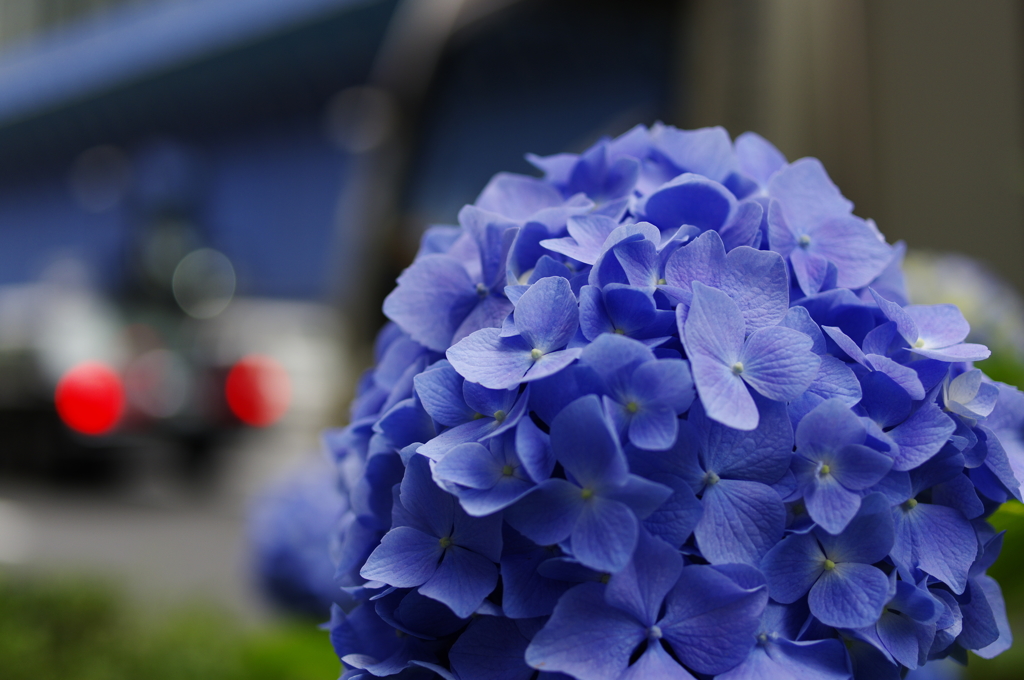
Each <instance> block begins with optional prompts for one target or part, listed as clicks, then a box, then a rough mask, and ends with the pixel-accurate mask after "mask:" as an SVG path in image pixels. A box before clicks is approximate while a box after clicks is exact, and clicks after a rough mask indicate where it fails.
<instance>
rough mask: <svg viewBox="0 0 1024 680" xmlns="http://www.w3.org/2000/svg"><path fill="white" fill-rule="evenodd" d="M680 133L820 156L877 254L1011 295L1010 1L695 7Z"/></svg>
mask: <svg viewBox="0 0 1024 680" xmlns="http://www.w3.org/2000/svg"><path fill="white" fill-rule="evenodd" d="M688 9H689V11H688V13H687V15H686V25H685V28H684V30H685V31H687V32H688V33H689V34H690V38H691V39H690V40H689V41H688V44H689V45H690V46H691V49H690V50H689V51H688V52H687V53H686V55H685V59H686V63H687V70H688V72H689V73H690V75H691V78H692V83H693V93H692V96H691V98H690V101H691V106H689V107H688V108H687V109H686V110H685V111H684V112H683V113H682V115H681V118H682V119H683V121H684V122H685V123H686V124H687V125H688V126H704V125H724V126H726V127H727V128H728V129H729V131H730V132H731V133H732V134H733V135H736V134H739V133H740V132H743V131H744V130H754V131H756V132H758V133H760V134H762V135H764V136H765V137H767V138H768V139H770V140H771V141H772V142H774V143H775V144H776V145H777V146H778V147H779V148H780V150H782V151H783V153H785V154H786V155H787V157H789V158H790V159H795V158H799V157H801V156H817V157H819V158H821V159H822V161H823V162H824V163H825V166H826V167H827V168H828V171H829V173H830V174H831V176H832V178H833V180H834V181H835V182H836V183H837V184H838V185H839V187H840V189H842V191H843V193H845V194H846V195H847V196H849V197H850V198H851V200H853V201H854V203H855V204H856V208H855V211H856V212H857V214H859V215H861V216H863V217H873V218H874V219H875V220H877V222H878V224H879V226H880V228H881V229H882V231H883V232H884V233H885V234H886V236H887V237H888V238H889V240H890V241H895V240H898V239H905V240H906V241H907V242H908V244H909V245H910V247H912V248H919V249H935V250H955V251H959V252H962V253H966V254H968V255H971V256H973V257H978V258H981V259H983V260H985V261H987V262H988V263H989V264H991V265H992V266H993V267H995V269H996V270H997V271H998V272H999V273H1000V274H1002V275H1003V276H1004V277H1006V278H1008V279H1009V280H1010V281H1012V282H1013V283H1014V285H1016V286H1017V288H1018V289H1024V267H1022V266H1021V261H1022V258H1024V198H1022V195H1024V169H1022V168H1024V164H1022V161H1021V151H1022V143H1021V142H1022V140H1021V133H1022V128H1021V121H1022V120H1024V119H1022V105H1021V86H1022V84H1024V80H1022V74H1021V64H1022V51H1021V32H1022V17H1021V8H1020V5H1019V3H1017V2H1013V0H974V1H973V2H962V1H958V0H836V1H833V2H819V1H817V0H724V1H723V0H694V1H693V2H691V3H689V8H688Z"/></svg>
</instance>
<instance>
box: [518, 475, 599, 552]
mask: <svg viewBox="0 0 1024 680" xmlns="http://www.w3.org/2000/svg"><path fill="white" fill-rule="evenodd" d="M582 512H583V498H582V497H581V496H580V489H579V487H578V486H576V485H574V484H570V483H569V482H567V481H565V480H564V479H548V480H546V481H544V482H541V483H540V484H538V485H537V486H536V487H534V489H533V491H531V492H530V493H528V494H527V495H526V496H524V497H523V498H522V499H521V500H520V501H519V502H518V503H516V504H515V505H513V506H512V507H510V508H508V509H507V510H506V511H505V520H506V521H507V522H508V523H509V524H511V525H512V527H513V528H515V530H516V531H518V532H519V533H521V534H523V535H524V536H526V537H528V538H530V539H531V540H533V541H535V542H536V543H538V544H539V545H553V544H555V543H559V542H561V541H564V540H565V539H566V538H568V537H569V535H570V534H571V533H572V530H573V527H574V526H576V520H577V519H579V516H580V513H582Z"/></svg>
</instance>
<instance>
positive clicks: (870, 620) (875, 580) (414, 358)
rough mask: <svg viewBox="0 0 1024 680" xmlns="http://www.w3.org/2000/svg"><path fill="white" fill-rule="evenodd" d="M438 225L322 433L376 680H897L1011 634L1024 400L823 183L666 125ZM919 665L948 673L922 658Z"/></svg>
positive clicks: (340, 630)
mask: <svg viewBox="0 0 1024 680" xmlns="http://www.w3.org/2000/svg"><path fill="white" fill-rule="evenodd" d="M529 160H530V162H531V163H532V164H533V165H534V167H536V168H537V169H538V170H539V171H540V172H541V173H542V174H543V176H542V177H527V176H523V175H513V174H507V173H501V174H499V175H497V176H495V177H494V179H493V180H491V182H490V183H489V184H488V185H487V186H486V187H485V188H484V190H483V191H482V192H481V194H480V196H479V197H478V198H477V200H476V202H475V204H474V205H471V206H466V207H465V208H464V209H463V210H462V211H460V213H459V216H458V225H457V226H440V227H432V228H430V229H428V230H427V232H426V233H425V234H424V237H423V241H422V245H421V247H420V250H419V252H418V254H417V256H416V260H415V261H414V262H413V263H412V264H411V265H410V267H409V268H408V269H407V270H406V271H405V272H404V273H403V274H402V275H401V276H400V277H399V279H398V285H397V288H396V289H395V290H394V291H393V292H392V293H391V295H389V296H388V298H387V300H386V302H385V313H386V314H387V316H388V317H389V319H391V323H390V324H389V325H388V326H386V327H385V328H384V329H383V330H382V331H381V333H380V336H379V338H378V342H377V345H376V347H375V360H376V362H377V367H376V368H375V369H373V370H371V371H369V372H367V373H366V374H365V375H364V376H363V378H362V380H361V381H360V383H359V388H358V391H357V394H356V398H355V400H354V402H353V404H352V409H351V413H352V422H351V424H350V425H349V426H348V427H346V428H344V429H343V430H339V431H333V432H331V433H328V435H327V436H326V437H325V443H326V444H327V446H328V448H329V450H330V453H331V454H332V456H333V460H334V461H335V462H336V464H337V471H338V476H337V484H338V488H339V489H340V490H341V492H342V494H343V495H344V497H345V500H347V502H346V503H343V504H342V507H344V508H346V509H345V510H344V512H343V513H342V516H341V518H340V519H339V521H338V523H337V524H336V527H337V537H336V541H335V545H337V546H338V549H337V551H336V552H337V555H336V558H337V559H336V563H335V568H336V572H335V581H336V583H337V586H338V587H337V592H336V596H337V597H336V599H335V601H336V602H337V606H336V607H335V609H334V611H333V614H332V621H331V624H330V628H331V631H332V642H333V643H334V645H335V649H336V651H337V652H338V656H339V658H340V659H341V660H342V662H343V664H344V666H345V671H344V673H343V675H342V677H343V678H346V679H347V680H355V679H356V678H361V679H365V678H369V677H395V678H397V679H399V680H414V679H415V680H418V679H420V678H423V679H424V680H425V679H427V678H430V677H440V678H443V679H444V680H491V679H495V680H519V679H522V680H533V678H540V679H544V680H547V679H550V680H557V679H563V678H574V679H575V680H592V679H598V680H600V679H605V678H607V679H609V680H617V679H622V680H639V679H644V680H646V679H647V678H679V679H682V680H692V678H695V677H699V678H701V679H702V680H703V679H708V680H710V678H712V677H715V678H723V679H724V680H765V679H766V678H780V679H782V680H787V679H794V680H795V679H798V678H800V679H802V678H805V677H816V678H825V679H827V680H845V679H851V680H876V679H877V678H884V679H887V678H893V679H897V678H900V677H902V676H903V675H904V674H905V673H906V672H907V671H908V670H910V669H920V668H921V667H922V666H924V667H925V669H926V670H927V669H928V668H932V667H933V664H934V663H935V662H936V661H937V660H940V659H944V658H947V657H949V656H954V657H956V658H962V656H963V654H964V653H965V650H974V651H975V652H976V653H977V654H979V655H981V656H985V657H991V656H994V655H996V654H998V653H1000V652H1002V651H1004V650H1005V649H1006V648H1007V647H1008V646H1009V645H1010V643H1011V640H1012V636H1011V634H1010V631H1009V624H1008V620H1007V617H1006V612H1005V605H1004V603H1003V600H1002V596H1001V594H1000V592H999V586H998V584H997V583H996V582H995V581H994V580H993V579H992V578H991V577H990V576H989V575H988V570H989V568H990V567H991V566H992V564H993V563H994V562H995V560H996V557H997V556H998V554H999V549H1000V547H1001V541H1002V538H1001V534H998V533H997V532H996V531H995V530H994V529H993V528H992V527H991V525H990V524H989V523H988V521H987V519H988V518H989V516H990V515H991V514H992V513H993V512H994V511H995V509H996V508H998V507H999V504H1000V503H1002V502H1004V501H1006V500H1008V499H1010V498H1017V499H1020V498H1021V492H1020V481H1019V480H1020V479H1021V478H1024V395H1022V394H1021V393H1020V392H1018V391H1017V390H1016V389H1014V388H1012V387H1010V386H1007V385H1001V384H999V383H994V382H992V381H990V380H989V379H988V378H986V377H985V376H984V375H983V374H982V372H981V371H980V370H979V369H978V368H975V367H974V366H973V364H972V362H973V361H977V360H980V359H983V358H985V357H987V356H988V350H987V349H986V348H984V347H982V346H981V345H976V344H972V343H968V342H966V339H967V337H968V332H969V330H970V329H969V328H968V325H967V322H966V321H965V320H964V318H963V316H962V315H961V314H960V312H959V311H958V310H957V309H956V308H955V307H952V306H949V305H930V306H921V305H913V304H910V299H909V297H908V295H907V293H906V290H905V287H904V282H903V275H902V262H903V256H904V253H905V246H904V245H903V244H896V245H895V246H891V245H889V244H888V243H886V241H885V239H884V237H883V236H882V234H881V232H880V231H879V230H878V227H877V226H876V225H875V223H874V222H872V221H871V220H869V219H863V218H862V217H859V216H856V215H854V214H853V212H852V211H853V206H852V204H851V203H850V202H849V201H848V200H847V199H846V198H844V197H843V196H842V194H841V193H840V191H839V189H838V188H837V187H836V186H835V185H834V184H833V183H832V181H831V179H829V177H828V175H827V174H826V172H825V170H824V168H823V167H822V166H821V164H820V163H819V162H818V161H816V160H814V159H801V160H798V161H795V162H793V163H789V162H788V161H787V159H786V158H785V157H784V156H783V155H782V154H781V153H780V152H779V151H778V150H777V149H776V148H775V147H773V146H772V145H771V144H770V143H769V142H768V141H766V140H765V139H763V138H761V137H759V136H757V135H756V134H753V133H746V134H743V135H740V136H739V137H738V138H737V139H736V140H735V142H733V141H731V140H730V138H729V135H728V134H727V133H726V131H725V130H724V129H722V128H706V129H702V130H677V129H676V128H673V127H670V126H666V125H661V124H657V125H654V126H652V127H650V128H647V127H644V126H642V125H641V126H637V127H634V128H633V129H631V130H629V131H628V132H626V133H625V134H623V135H621V136H620V137H618V138H615V139H602V140H600V141H598V142H597V143H596V144H594V145H593V146H591V147H590V148H589V149H586V150H584V151H583V152H581V153H579V154H571V153H567V154H557V155H554V156H548V157H543V158H541V157H536V156H530V157H529ZM915 672H920V671H915Z"/></svg>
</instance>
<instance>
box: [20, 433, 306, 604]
mask: <svg viewBox="0 0 1024 680" xmlns="http://www.w3.org/2000/svg"><path fill="white" fill-rule="evenodd" d="M317 446H318V444H317V442H316V441H315V438H314V437H312V436H310V435H308V434H302V433H300V432H297V431H295V430H294V429H290V428H289V429H286V428H280V429H271V430H254V431H250V432H247V433H246V434H245V436H243V437H242V438H240V440H239V441H238V442H237V443H235V444H234V445H232V449H231V450H230V451H225V465H224V467H223V469H222V471H221V474H220V475H219V476H218V478H217V479H216V480H215V482H214V485H213V487H212V488H209V489H205V490H203V491H202V492H201V493H199V492H196V491H195V490H189V489H186V488H174V487H172V486H169V484H168V482H167V481H166V479H167V478H166V475H159V474H153V475H151V476H149V478H147V475H146V474H143V475H141V476H140V478H139V479H138V480H136V482H135V483H134V484H131V485H129V486H127V487H126V488H125V489H123V490H120V491H117V492H111V493H109V494H103V493H100V492H97V491H88V492H86V491H82V492H78V493H75V492H71V493H69V492H68V491H67V490H65V489H61V490H54V489H52V488H46V487H32V486H25V485H17V486H15V485H12V484H11V483H10V482H4V481H3V480H0V564H2V563H12V564H13V566H14V567H15V568H19V569H26V570H29V571H31V572H37V573H57V574H59V573H74V574H77V575H81V574H88V575H96V576H99V577H101V578H103V579H105V580H108V581H110V582H112V583H113V584H115V585H116V586H118V587H123V588H124V589H125V590H126V591H127V592H128V593H129V595H131V596H132V598H133V599H134V600H136V601H137V602H139V603H140V604H143V605H156V606H167V605H178V604H183V603H188V602H203V603H207V604H212V605H214V606H217V607H221V608H225V609H227V610H228V611H230V612H232V613H234V614H236V615H238V616H240V617H242V618H243V619H244V620H246V621H251V622H253V623H260V622H265V621H267V620H268V619H269V617H270V610H269V608H268V607H267V605H266V604H265V603H264V602H263V601H262V600H261V599H260V597H259V596H258V594H257V593H256V592H255V591H254V589H253V588H252V585H251V578H250V577H249V575H248V572H247V571H246V564H247V561H246V548H247V546H246V542H245V517H246V507H247V504H248V503H249V501H250V499H251V498H252V497H253V495H254V493H255V492H256V491H258V490H259V489H260V488H261V487H262V486H263V484H265V483H266V481H268V480H270V479H273V478H274V477H275V476H277V475H279V474H280V473H282V472H283V471H284V470H285V469H287V468H289V467H291V466H292V465H294V464H295V463H296V462H297V461H298V460H299V459H301V458H302V457H303V456H305V455H314V454H315V452H316V451H317Z"/></svg>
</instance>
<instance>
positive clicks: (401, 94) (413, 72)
mask: <svg viewBox="0 0 1024 680" xmlns="http://www.w3.org/2000/svg"><path fill="white" fill-rule="evenodd" d="M515 1H516V0H401V2H399V3H398V5H397V7H396V9H395V12H394V14H393V16H392V19H391V22H390V23H389V25H388V29H387V32H386V34H385V37H384V41H383V43H382V45H381V47H380V50H379V52H378V54H377V55H376V57H375V59H374V65H373V70H372V72H371V74H370V78H369V82H368V83H367V86H366V87H365V88H361V90H362V92H361V93H358V92H353V93H351V94H353V95H354V96H355V97H363V98H364V99H365V98H372V99H376V100H377V101H378V102H381V103H383V104H382V106H383V109H387V110H386V112H385V111H384V110H383V109H382V107H381V106H376V107H372V106H371V107H364V109H363V111H362V115H368V116H375V115H388V116H390V117H391V120H390V122H389V126H390V129H389V130H388V133H387V134H386V135H384V136H383V137H382V138H381V139H380V140H379V143H377V144H375V145H373V146H372V147H370V148H367V149H365V150H362V151H359V152H358V153H357V154H356V155H355V158H354V162H353V165H352V169H351V171H350V174H349V179H348V180H347V182H348V183H347V186H346V187H345V189H344V191H343V193H342V196H341V199H340V201H339V205H338V217H337V220H336V224H337V228H338V229H339V230H343V231H345V232H346V233H348V234H350V235H352V245H351V246H350V247H353V248H356V250H357V252H360V253H362V264H361V265H360V266H361V271H360V273H359V276H358V277H356V279H355V280H356V281H358V283H357V284H356V288H351V287H350V288H348V289H347V290H346V291H344V297H345V298H346V299H347V300H349V301H350V302H349V304H348V308H347V310H346V311H347V313H348V315H349V318H350V319H352V320H354V322H355V324H354V329H353V330H354V333H353V335H354V338H353V339H354V340H355V342H356V347H355V350H356V351H357V352H358V351H361V350H362V351H365V347H366V346H368V344H369V343H370V342H372V341H373V338H374V336H375V335H376V332H377V330H378V328H379V327H380V325H381V324H383V322H384V317H383V315H382V313H381V311H380V303H381V300H382V299H383V296H384V294H386V293H387V292H388V291H390V290H391V288H393V287H394V279H395V277H396V276H397V274H398V273H399V269H396V266H395V263H396V262H398V263H403V265H404V264H405V263H407V262H408V261H409V260H411V259H412V253H410V252H408V248H409V244H408V243H406V242H405V240H404V239H403V238H401V237H400V236H399V225H400V222H401V219H402V214H401V209H400V203H401V191H402V181H403V177H404V174H405V172H406V170H407V168H408V165H409V162H410V157H409V156H410V153H411V150H412V148H413V146H414V142H413V134H414V125H415V121H416V120H417V116H418V114H419V112H420V109H421V107H422V104H423V98H424V96H425V95H426V92H427V88H428V87H429V85H430V82H431V78H432V77H433V74H434V70H435V68H436V67H437V63H438V61H439V59H440V57H441V54H442V51H443V49H444V47H445V45H446V43H447V42H448V40H449V38H450V37H451V35H452V34H453V33H454V32H455V31H457V30H459V29H460V28H463V27H465V26H467V25H469V24H471V23H472V22H474V21H477V20H479V19H482V18H484V17H486V16H488V15H489V14H491V13H493V12H495V11H497V10H500V9H502V8H504V7H505V6H507V5H511V4H513V3H514V2H515ZM353 89H355V88H353ZM345 94H346V93H341V96H344V95H345ZM357 106H358V105H357ZM340 240H341V239H339V241H340ZM341 292H342V291H339V294H341ZM361 358H363V359H365V361H363V362H362V363H364V364H368V363H369V358H368V357H361Z"/></svg>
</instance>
